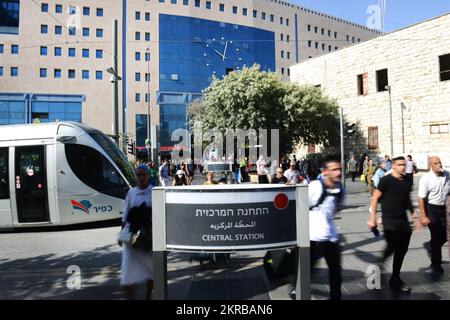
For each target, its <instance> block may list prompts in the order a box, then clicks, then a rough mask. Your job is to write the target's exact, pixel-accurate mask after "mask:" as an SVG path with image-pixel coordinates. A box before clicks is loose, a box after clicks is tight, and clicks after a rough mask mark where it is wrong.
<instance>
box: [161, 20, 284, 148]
mask: <svg viewBox="0 0 450 320" xmlns="http://www.w3.org/2000/svg"><path fill="white" fill-rule="evenodd" d="M159 39H160V40H159V41H160V43H159V55H160V57H159V66H160V84H159V87H160V90H159V92H158V101H157V103H158V104H159V106H160V139H161V140H160V143H161V151H162V152H165V151H166V152H167V151H169V150H171V147H172V146H173V145H174V144H176V143H177V142H172V141H171V134H172V132H173V131H174V130H176V129H178V128H183V129H188V117H187V112H186V111H187V108H188V106H189V104H190V103H191V102H192V101H193V100H195V99H198V98H199V97H201V93H202V90H203V89H205V88H206V87H208V86H209V85H210V84H211V82H212V80H213V78H214V77H217V78H222V77H223V76H225V75H226V74H228V73H229V72H231V71H234V70H239V69H241V68H242V67H244V66H252V65H253V64H255V63H257V64H259V65H260V66H261V70H265V71H270V70H271V71H274V70H275V34H274V32H271V31H266V30H262V29H257V28H253V27H248V26H242V25H236V24H230V23H224V22H217V21H211V20H205V19H199V18H191V17H185V16H174V15H164V14H161V15H160V16H159Z"/></svg>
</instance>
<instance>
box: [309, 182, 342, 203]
mask: <svg viewBox="0 0 450 320" xmlns="http://www.w3.org/2000/svg"><path fill="white" fill-rule="evenodd" d="M319 181H320V184H321V185H322V193H321V194H320V197H319V200H317V202H316V204H314V205H310V206H309V210H312V209H314V208H316V207H318V206H320V205H321V204H322V203H323V202H324V201H325V198H326V197H327V196H329V195H331V194H330V193H329V192H328V191H327V188H326V186H325V184H324V183H323V180H322V179H319ZM338 187H339V190H340V192H339V194H338V195H336V196H335V197H336V204H337V207H338V211H339V210H340V209H341V208H340V204H341V201H342V198H343V196H344V187H343V186H342V184H341V183H339V184H338Z"/></svg>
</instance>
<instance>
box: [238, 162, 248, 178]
mask: <svg viewBox="0 0 450 320" xmlns="http://www.w3.org/2000/svg"><path fill="white" fill-rule="evenodd" d="M239 170H240V171H241V178H242V182H247V181H248V179H247V178H248V174H247V158H246V157H242V158H241V160H240V161H239Z"/></svg>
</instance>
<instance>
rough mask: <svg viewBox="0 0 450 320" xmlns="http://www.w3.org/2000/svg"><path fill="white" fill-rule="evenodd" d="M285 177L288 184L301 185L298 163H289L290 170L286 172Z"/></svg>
mask: <svg viewBox="0 0 450 320" xmlns="http://www.w3.org/2000/svg"><path fill="white" fill-rule="evenodd" d="M284 176H285V177H286V179H287V181H288V182H287V184H289V185H296V184H298V183H300V172H299V171H298V170H297V163H296V162H295V161H291V162H290V163H289V169H287V170H286V171H285V172H284Z"/></svg>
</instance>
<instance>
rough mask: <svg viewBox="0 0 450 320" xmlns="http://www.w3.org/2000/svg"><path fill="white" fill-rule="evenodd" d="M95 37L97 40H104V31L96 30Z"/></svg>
mask: <svg viewBox="0 0 450 320" xmlns="http://www.w3.org/2000/svg"><path fill="white" fill-rule="evenodd" d="M95 35H96V36H97V38H103V29H97V30H95Z"/></svg>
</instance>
